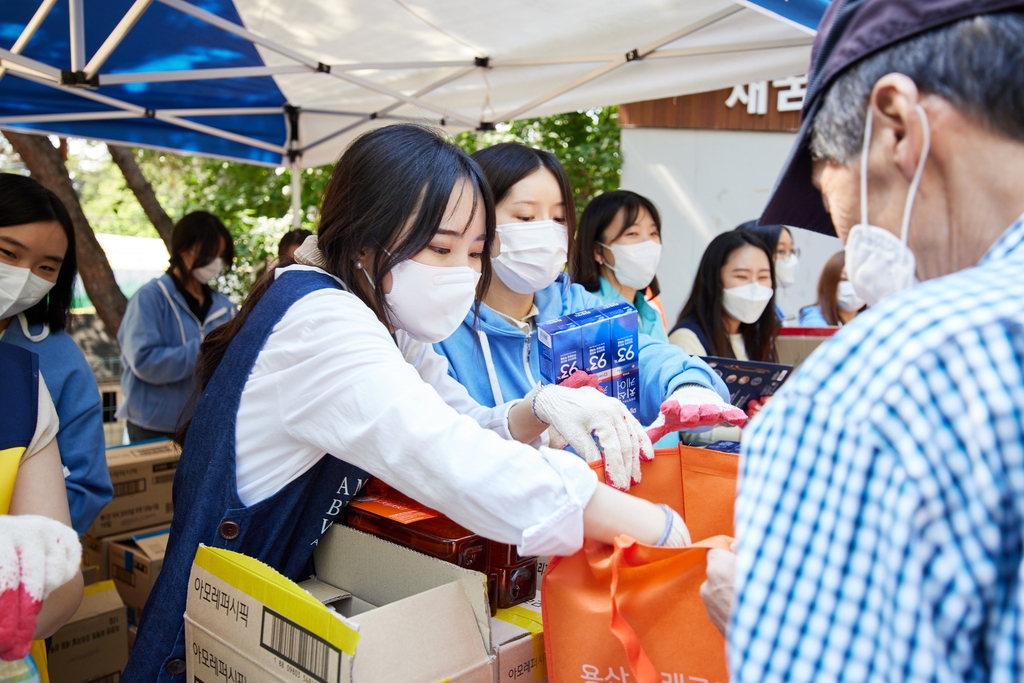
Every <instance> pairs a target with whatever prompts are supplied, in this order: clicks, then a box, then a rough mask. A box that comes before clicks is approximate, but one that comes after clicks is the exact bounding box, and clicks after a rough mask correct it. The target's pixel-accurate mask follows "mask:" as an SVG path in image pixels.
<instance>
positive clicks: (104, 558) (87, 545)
mask: <svg viewBox="0 0 1024 683" xmlns="http://www.w3.org/2000/svg"><path fill="white" fill-rule="evenodd" d="M170 528H171V527H170V525H169V524H161V525H159V526H154V527H149V528H148V529H138V530H135V531H127V532H124V533H120V534H114V535H113V536H104V537H103V538H97V537H95V536H93V535H92V534H86V535H85V536H82V538H81V541H82V564H83V565H84V566H86V567H88V566H93V565H95V566H96V567H99V574H98V575H97V577H96V580H97V581H105V580H107V579H109V578H110V544H111V543H116V542H118V541H126V540H128V539H130V538H131V537H132V536H138V535H145V534H149V533H151V532H154V531H164V530H167V529H170Z"/></svg>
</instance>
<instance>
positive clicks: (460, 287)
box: [384, 259, 480, 344]
mask: <svg viewBox="0 0 1024 683" xmlns="http://www.w3.org/2000/svg"><path fill="white" fill-rule="evenodd" d="M479 281H480V273H478V272H476V271H475V270H473V269H472V268H470V267H469V266H428V265H426V264H424V263H420V262H418V261H413V260H412V259H406V260H405V261H402V262H401V263H399V264H397V265H395V266H394V267H393V268H392V269H391V291H390V292H388V293H387V294H385V295H384V300H385V301H386V302H387V304H388V307H389V308H390V309H391V321H392V322H393V323H394V325H395V327H397V328H399V329H401V330H405V331H406V332H408V333H409V336H410V337H412V338H413V339H416V340H418V341H421V342H424V343H426V344H434V343H436V342H439V341H443V340H445V339H447V338H448V337H450V336H451V335H452V333H453V332H454V331H455V330H457V329H458V328H459V325H460V324H462V321H463V320H465V318H466V314H467V313H469V309H471V308H472V307H473V300H474V299H475V298H476V284H477V282H479Z"/></svg>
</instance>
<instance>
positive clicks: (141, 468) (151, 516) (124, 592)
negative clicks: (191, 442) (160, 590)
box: [82, 439, 180, 625]
mask: <svg viewBox="0 0 1024 683" xmlns="http://www.w3.org/2000/svg"><path fill="white" fill-rule="evenodd" d="M179 456H180V451H179V450H178V447H177V446H176V445H175V444H174V443H173V442H171V441H169V440H167V439H160V440H157V441H147V442H142V443H137V444H132V445H130V446H118V447H112V448H108V449H107V467H108V468H109V469H110V481H111V483H112V484H113V486H114V497H113V499H112V500H111V501H110V502H109V503H107V505H106V507H104V508H103V510H102V511H100V514H99V516H98V517H97V518H96V521H95V522H94V523H93V525H92V526H91V527H89V531H88V532H86V534H85V536H83V537H82V564H83V565H84V566H86V567H89V566H96V567H97V568H98V570H97V574H98V576H99V578H100V579H111V580H113V582H114V585H115V586H117V590H118V593H120V595H121V599H122V600H124V603H125V605H127V607H128V623H129V624H130V625H134V624H137V623H138V620H139V617H140V615H141V614H142V607H143V605H144V604H145V602H146V598H148V597H149V592H150V589H152V587H153V583H154V581H156V577H157V575H158V574H159V573H160V568H161V566H162V565H163V559H164V551H165V550H166V548H167V538H168V534H169V531H170V521H171V517H172V515H173V512H174V510H173V506H172V504H171V487H172V484H173V482H174V473H175V471H176V470H177V467H178V458H179Z"/></svg>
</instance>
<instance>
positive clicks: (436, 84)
mask: <svg viewBox="0 0 1024 683" xmlns="http://www.w3.org/2000/svg"><path fill="white" fill-rule="evenodd" d="M475 70H476V67H475V66H471V67H469V68H467V69H462V70H461V71H457V72H455V73H453V74H450V75H448V76H446V77H444V78H442V79H441V80H439V81H434V82H433V83H431V84H430V85H428V86H425V87H423V88H420V89H419V90H417V91H416V92H414V93H413V94H412V96H413V97H423V96H424V95H426V94H427V93H429V92H432V91H434V90H437V89H438V88H440V87H442V86H444V85H447V84H449V83H451V82H452V81H457V80H458V79H460V78H462V77H463V76H465V75H467V74H469V73H472V72H473V71H475ZM400 106H402V104H401V103H400V102H395V103H394V104H389V105H388V106H386V107H384V108H383V109H381V110H379V111H377V118H378V119H380V118H385V117H386V116H387V115H388V114H389V113H391V112H393V111H394V110H395V109H398V108H399V107H400ZM304 111H305V112H306V113H307V114H315V113H318V112H316V111H310V110H308V109H306V110H304ZM325 113H327V112H325ZM369 120H370V117H369V116H366V115H364V116H363V118H362V119H361V120H359V121H356V122H355V123H353V124H350V125H348V126H345V127H344V128H342V129H341V130H336V131H334V132H333V133H331V134H330V135H327V136H324V137H322V138H320V139H319V140H317V141H316V142H311V143H310V144H308V145H306V146H305V147H303V148H302V151H303V152H305V151H306V150H308V149H313V148H314V147H318V146H320V145H322V144H324V143H325V142H330V141H331V140H333V139H334V138H336V137H338V136H339V135H344V134H345V133H347V132H349V131H350V130H352V129H353V128H358V127H359V126H361V125H363V124H364V123H366V122H367V121H369Z"/></svg>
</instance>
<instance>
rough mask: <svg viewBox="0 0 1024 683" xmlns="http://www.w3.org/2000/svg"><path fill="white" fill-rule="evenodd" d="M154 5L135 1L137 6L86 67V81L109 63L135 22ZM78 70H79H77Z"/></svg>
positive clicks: (112, 32)
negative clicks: (109, 59) (108, 60)
mask: <svg viewBox="0 0 1024 683" xmlns="http://www.w3.org/2000/svg"><path fill="white" fill-rule="evenodd" d="M151 4H153V0H135V4H133V5H132V6H131V8H130V9H129V10H128V11H127V12H125V15H124V16H123V17H121V21H119V22H118V23H117V26H115V27H114V30H113V31H111V32H110V35H109V36H107V39H106V40H104V41H103V44H102V45H100V49H98V50H96V54H94V55H93V56H92V59H90V60H89V63H88V64H86V65H85V77H86V79H89V78H92V77H93V76H95V75H96V73H97V72H98V71H99V70H100V67H101V66H103V64H104V63H105V62H106V61H107V58H109V57H110V55H111V53H113V52H114V50H115V49H116V48H117V46H118V45H120V44H121V41H122V40H124V37H125V36H126V35H128V32H129V31H131V30H132V27H133V26H135V22H137V21H138V20H139V17H141V16H142V13H143V12H145V11H146V10H147V9H148V8H149V6H150V5H151ZM76 70H77V69H76Z"/></svg>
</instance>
